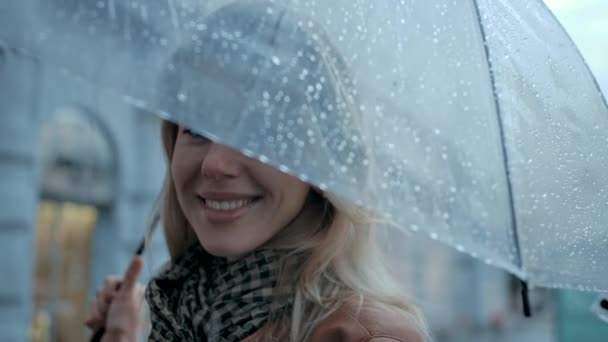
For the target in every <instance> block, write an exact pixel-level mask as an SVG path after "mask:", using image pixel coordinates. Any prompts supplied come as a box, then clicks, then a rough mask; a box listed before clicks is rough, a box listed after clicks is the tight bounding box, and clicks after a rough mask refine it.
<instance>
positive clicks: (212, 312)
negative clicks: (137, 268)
mask: <svg viewBox="0 0 608 342" xmlns="http://www.w3.org/2000/svg"><path fill="white" fill-rule="evenodd" d="M279 257H280V255H279V254H278V253H277V252H276V251H271V250H260V251H255V252H253V253H251V254H250V255H248V256H246V257H244V258H241V259H239V260H237V261H235V262H232V263H228V262H227V261H226V259H225V258H218V257H213V256H210V255H209V254H208V253H206V252H205V251H204V250H203V248H202V247H201V246H200V244H198V243H197V244H195V245H194V246H192V247H191V248H190V249H188V251H187V253H186V254H185V255H184V256H183V257H182V258H180V259H179V260H177V261H176V262H175V263H174V264H173V265H172V266H171V267H169V268H167V269H165V270H162V271H161V272H160V273H159V274H158V275H157V276H156V277H155V278H154V279H152V280H151V281H150V283H149V285H148V286H147V288H146V299H147V301H148V304H149V306H150V312H151V323H152V330H151V332H150V335H149V339H148V340H149V341H154V342H166V341H193V342H194V341H209V342H235V341H240V340H242V339H244V338H246V337H247V336H250V335H251V334H253V333H254V332H255V331H256V330H258V329H260V328H261V327H262V326H263V325H264V324H266V323H267V322H268V321H270V320H271V319H272V317H273V316H274V315H276V314H278V313H279V312H280V311H279V310H284V309H286V308H287V307H288V306H289V305H290V298H291V296H290V295H289V293H290V291H289V290H287V289H281V290H279V289H277V288H276V283H277V275H278V271H279V269H278V267H279V262H278V261H279ZM277 296H280V297H283V298H281V299H280V302H281V303H285V305H283V306H282V307H281V308H276V310H275V309H274V308H271V304H272V301H273V299H274V298H275V297H277Z"/></svg>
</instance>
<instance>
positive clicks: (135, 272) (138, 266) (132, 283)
mask: <svg viewBox="0 0 608 342" xmlns="http://www.w3.org/2000/svg"><path fill="white" fill-rule="evenodd" d="M143 266H144V259H143V258H142V257H141V256H139V255H138V256H135V257H133V259H132V260H131V264H129V268H128V269H127V273H126V274H125V278H124V281H123V283H122V287H121V290H122V291H125V292H131V291H133V289H134V288H135V287H136V286H137V285H138V283H137V279H138V278H139V274H140V273H141V270H142V268H143Z"/></svg>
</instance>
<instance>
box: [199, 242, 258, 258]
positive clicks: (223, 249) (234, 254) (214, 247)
mask: <svg viewBox="0 0 608 342" xmlns="http://www.w3.org/2000/svg"><path fill="white" fill-rule="evenodd" d="M199 243H200V244H201V246H203V249H205V251H206V252H207V253H209V254H211V255H213V256H217V257H224V258H228V259H238V258H239V257H240V256H242V255H245V254H248V253H249V252H251V251H253V250H254V248H246V247H245V246H239V245H236V244H234V242H233V243H232V244H224V243H210V241H208V240H206V241H205V242H202V241H201V239H199Z"/></svg>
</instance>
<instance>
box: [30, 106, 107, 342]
mask: <svg viewBox="0 0 608 342" xmlns="http://www.w3.org/2000/svg"><path fill="white" fill-rule="evenodd" d="M40 146H41V158H42V170H41V183H40V185H41V189H40V190H41V192H40V193H41V196H40V202H39V206H38V221H37V230H36V273H35V292H34V303H35V304H34V305H35V307H34V319H33V323H32V341H62V342H63V341H66V342H69V341H83V340H85V331H84V328H83V319H84V316H85V314H86V310H87V305H88V303H87V301H88V298H87V293H88V285H89V284H88V279H89V271H90V270H89V265H90V254H91V253H90V252H91V237H92V236H93V230H94V228H95V226H96V223H97V219H98V214H99V213H100V210H101V209H107V208H108V207H111V206H112V203H113V202H114V195H115V184H116V171H117V165H116V150H115V149H114V148H113V145H112V143H111V140H110V136H109V134H108V133H107V131H106V130H104V126H103V125H102V124H101V122H100V121H99V120H98V118H97V117H96V116H95V115H94V114H93V113H91V112H90V111H87V110H86V109H83V108H80V107H65V108H61V109H60V110H58V111H57V112H56V113H54V115H53V116H52V117H51V119H50V120H49V121H48V122H47V123H46V124H45V125H43V128H42V134H41V145H40Z"/></svg>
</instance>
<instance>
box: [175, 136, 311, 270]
mask: <svg viewBox="0 0 608 342" xmlns="http://www.w3.org/2000/svg"><path fill="white" fill-rule="evenodd" d="M171 173H172V176H173V183H174V186H175V190H176V193H177V199H178V201H179V204H180V206H181V208H182V210H183V212H184V215H185V216H186V219H187V220H188V222H189V223H190V225H191V226H192V228H193V229H194V232H195V233H196V236H197V237H198V240H199V242H200V243H201V245H202V246H203V248H205V250H206V251H207V252H209V253H210V254H212V255H217V256H225V257H230V258H237V257H239V256H241V255H244V254H247V253H249V252H251V251H253V250H255V249H256V248H258V247H259V246H261V245H262V244H264V243H265V242H267V241H268V240H270V239H271V238H272V237H273V236H274V235H275V234H277V233H278V232H279V231H280V230H281V229H282V228H283V227H285V226H286V225H288V224H289V223H290V222H291V221H292V220H294V218H296V216H297V215H298V213H300V211H301V210H302V208H303V206H304V204H305V202H306V198H307V195H308V192H309V190H310V186H309V185H308V184H306V183H304V182H302V181H300V180H299V179H297V178H295V177H293V176H290V175H287V174H285V173H282V172H280V171H278V170H276V169H274V168H272V167H270V166H268V165H265V164H263V163H261V162H259V161H257V160H254V159H251V158H248V157H247V156H245V155H243V154H241V153H239V152H238V151H236V150H233V149H231V148H229V147H227V146H225V145H220V144H216V143H213V142H211V141H210V140H208V139H206V138H204V137H202V136H200V135H197V134H194V133H192V132H191V131H190V130H188V129H185V128H182V127H180V128H179V130H178V134H177V140H176V143H175V148H174V151H173V157H172V159H171Z"/></svg>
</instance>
